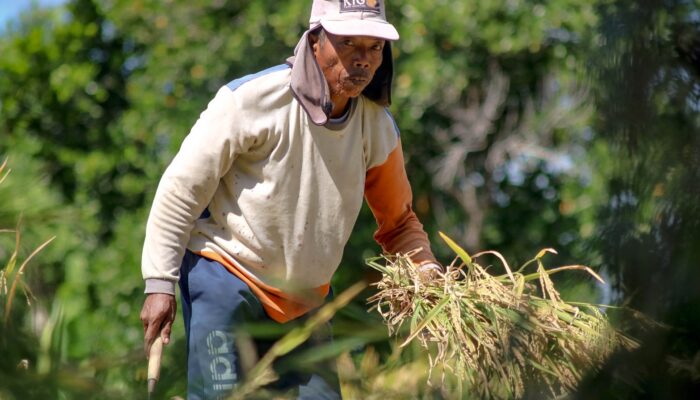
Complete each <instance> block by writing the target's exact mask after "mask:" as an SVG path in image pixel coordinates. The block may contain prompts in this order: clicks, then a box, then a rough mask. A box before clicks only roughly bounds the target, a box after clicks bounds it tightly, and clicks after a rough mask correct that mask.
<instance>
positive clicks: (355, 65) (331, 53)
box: [309, 0, 399, 111]
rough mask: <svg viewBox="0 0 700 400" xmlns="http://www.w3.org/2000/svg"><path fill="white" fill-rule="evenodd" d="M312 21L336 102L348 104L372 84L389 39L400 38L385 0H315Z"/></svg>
mask: <svg viewBox="0 0 700 400" xmlns="http://www.w3.org/2000/svg"><path fill="white" fill-rule="evenodd" d="M309 24H310V30H311V34H310V35H309V40H310V42H311V45H312V48H313V53H314V56H315V58H316V61H317V62H318V65H319V66H320V67H321V70H322V72H323V75H324V77H325V78H326V81H327V82H328V87H329V89H330V92H331V93H330V94H331V98H332V99H333V103H334V106H339V105H340V106H344V105H345V104H346V102H347V99H348V98H350V97H357V96H359V95H360V93H362V92H363V90H364V89H365V88H366V87H367V86H368V85H370V83H371V82H372V79H373V78H374V75H375V73H376V72H377V70H378V69H379V68H380V67H381V66H382V63H383V61H384V57H386V54H385V53H386V52H385V51H384V47H385V46H386V41H389V40H396V39H398V38H399V34H398V32H397V31H396V28H394V26H393V25H391V24H389V23H388V22H387V21H386V14H385V10H384V0H340V1H338V0H314V2H313V6H312V8H311V18H310V20H309ZM387 50H388V48H387ZM387 58H390V57H387ZM387 61H389V62H390V60H387ZM388 68H389V71H390V68H391V67H390V65H389V66H388ZM388 75H390V73H389V74H388ZM389 79H390V77H389ZM338 101H339V103H340V104H337V103H338ZM335 108H336V107H334V111H338V110H335ZM341 111H342V110H341Z"/></svg>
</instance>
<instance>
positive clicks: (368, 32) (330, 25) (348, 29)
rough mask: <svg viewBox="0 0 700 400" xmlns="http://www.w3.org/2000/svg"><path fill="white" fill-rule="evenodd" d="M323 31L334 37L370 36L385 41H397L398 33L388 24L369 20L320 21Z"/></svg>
mask: <svg viewBox="0 0 700 400" xmlns="http://www.w3.org/2000/svg"><path fill="white" fill-rule="evenodd" d="M321 25H322V26H323V29H325V30H327V31H328V32H330V33H332V34H334V35H341V36H370V37H376V38H380V39H385V40H398V39H399V32H397V31H396V28H394V26H393V25H392V24H390V23H387V22H379V21H370V20H366V19H365V20H352V21H338V20H323V19H322V20H321Z"/></svg>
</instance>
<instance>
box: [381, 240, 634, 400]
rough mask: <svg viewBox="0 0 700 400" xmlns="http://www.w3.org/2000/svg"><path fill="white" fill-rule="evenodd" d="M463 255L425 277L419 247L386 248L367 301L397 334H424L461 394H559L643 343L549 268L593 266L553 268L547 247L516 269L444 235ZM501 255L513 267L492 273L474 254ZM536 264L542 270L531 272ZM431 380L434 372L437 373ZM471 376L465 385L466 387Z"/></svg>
mask: <svg viewBox="0 0 700 400" xmlns="http://www.w3.org/2000/svg"><path fill="white" fill-rule="evenodd" d="M440 236H441V237H442V239H443V240H444V241H445V242H446V243H447V244H448V246H449V247H450V248H451V249H452V250H453V251H454V252H455V253H456V254H457V256H458V257H457V258H456V259H455V261H454V262H453V263H452V264H451V265H449V266H447V267H446V269H445V271H444V272H443V273H438V274H436V275H434V277H433V278H429V279H426V278H424V277H423V276H422V275H421V273H420V271H419V270H418V267H416V266H415V265H414V264H413V263H412V262H411V260H410V255H411V254H404V255H401V254H399V255H394V256H382V257H379V258H376V259H372V260H369V261H368V264H369V265H370V266H371V267H373V268H375V269H377V270H379V271H380V272H382V275H383V277H382V279H381V280H380V281H379V282H377V283H376V284H375V285H376V287H377V289H378V292H377V293H376V294H375V295H374V296H372V297H371V298H370V299H369V301H370V302H371V303H374V305H373V307H374V308H375V309H376V310H377V311H378V312H379V314H380V315H381V316H382V317H383V319H384V322H385V323H386V324H387V326H388V329H389V333H390V334H392V335H397V336H398V335H401V332H402V331H403V330H404V329H405V328H406V327H407V326H408V328H409V332H408V337H407V338H406V339H405V340H404V341H403V343H402V345H401V346H405V345H407V344H408V343H410V342H412V341H413V340H417V341H418V342H419V343H420V345H421V346H422V347H424V348H425V349H427V350H428V355H429V358H430V367H429V368H430V371H431V373H432V372H433V371H434V370H435V371H437V370H439V371H441V375H442V380H441V381H442V382H445V374H451V375H452V376H453V378H455V379H451V380H450V382H452V383H453V384H454V385H456V387H455V388H454V390H453V391H452V392H451V393H453V394H454V396H455V398H462V397H463V394H464V393H467V392H468V393H469V394H470V397H484V398H520V397H523V396H524V395H525V394H526V388H527V394H528V396H531V395H541V396H548V397H549V396H551V397H558V396H562V395H565V394H566V393H569V392H571V391H572V390H573V389H574V388H575V387H576V385H577V383H578V382H579V381H580V380H581V378H582V377H583V375H584V374H585V373H586V372H587V371H589V370H590V369H595V368H598V367H600V366H601V365H602V363H603V362H604V361H605V360H606V358H607V357H608V356H609V355H610V354H611V353H612V352H613V351H615V350H616V349H619V348H625V349H632V348H635V347H637V346H638V343H637V342H636V341H635V340H634V339H632V338H630V337H628V336H626V335H625V334H623V333H622V332H620V331H618V330H616V329H615V328H613V327H612V326H611V324H610V323H609V322H608V320H607V319H606V317H605V315H604V314H603V313H601V311H600V307H601V306H599V305H594V304H587V303H575V302H567V301H565V300H563V299H562V298H561V296H560V295H559V292H557V290H556V289H555V287H554V283H553V282H552V280H551V278H550V275H552V274H554V273H558V272H562V271H567V270H580V271H585V272H586V273H587V274H589V275H590V276H592V277H593V278H595V279H597V280H599V281H601V282H602V279H601V278H600V277H599V276H598V275H597V274H596V273H595V272H593V271H592V270H591V269H590V268H588V267H585V266H581V265H569V266H563V267H559V268H553V269H546V268H545V267H544V265H543V263H542V258H543V257H544V256H545V255H546V254H547V253H555V251H554V250H553V249H543V250H542V251H540V252H539V253H538V254H537V255H536V256H535V257H534V258H533V259H532V260H530V261H528V262H527V263H525V264H524V265H523V266H522V267H520V268H519V269H518V270H517V271H513V270H511V268H510V267H509V265H508V263H507V262H506V260H505V259H504V258H503V256H502V255H501V254H499V253H497V252H495V251H485V252H481V253H478V254H475V255H473V256H470V255H469V254H467V252H466V251H465V250H464V249H462V248H461V247H459V246H458V245H457V244H456V243H455V242H454V241H452V240H451V239H450V238H449V237H447V236H446V235H444V234H442V233H440ZM486 255H492V256H495V257H496V258H497V259H498V260H499V261H500V262H501V263H502V265H503V268H504V270H505V272H504V273H503V274H501V275H492V274H490V273H489V272H487V270H486V268H484V267H482V266H481V265H480V264H478V263H477V262H476V261H475V260H476V259H479V258H481V257H483V256H486ZM529 266H536V271H535V272H531V273H526V272H525V270H526V268H527V267H529ZM429 379H430V378H429ZM463 383H464V385H465V386H463Z"/></svg>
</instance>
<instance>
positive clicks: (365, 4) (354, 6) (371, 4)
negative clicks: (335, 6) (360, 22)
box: [340, 0, 381, 14]
mask: <svg viewBox="0 0 700 400" xmlns="http://www.w3.org/2000/svg"><path fill="white" fill-rule="evenodd" d="M379 1H380V0H341V1H340V12H341V13H344V12H357V11H367V12H372V13H375V14H379V13H381V10H380V9H379Z"/></svg>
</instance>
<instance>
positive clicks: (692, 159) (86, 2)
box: [0, 0, 700, 400]
mask: <svg viewBox="0 0 700 400" xmlns="http://www.w3.org/2000/svg"><path fill="white" fill-rule="evenodd" d="M309 12H310V2H309V1H291V0H251V1H236V0H187V1H184V0H129V1H122V0H101V1H96V0H52V1H49V0H43V1H38V2H29V1H22V0H2V1H0V19H1V21H2V22H0V163H2V161H4V160H7V166H6V167H5V169H4V171H3V172H2V173H0V180H2V179H3V177H5V174H6V173H7V172H8V170H10V169H11V171H10V172H9V174H8V175H7V176H6V177H5V179H4V181H2V182H1V183H0V230H1V231H0V268H2V269H3V271H4V274H3V275H0V278H2V277H5V278H7V277H10V276H11V275H10V272H12V271H15V273H16V271H17V270H18V269H19V267H20V266H21V265H22V263H23V261H24V260H27V259H28V258H29V257H30V255H31V254H32V252H33V251H34V250H35V249H36V248H37V247H39V246H40V245H41V244H42V243H44V242H46V241H47V240H49V239H50V238H52V237H55V239H54V240H53V241H52V242H51V243H49V244H48V245H47V246H46V247H45V248H44V249H43V250H42V251H41V252H39V253H38V254H37V255H36V256H34V257H33V258H32V259H31V260H30V262H29V263H27V264H26V265H25V266H24V269H23V275H22V279H21V282H20V283H19V284H18V285H17V286H16V287H15V294H14V295H13V293H12V290H11V288H12V286H13V285H12V282H13V281H12V280H11V279H10V280H8V279H5V280H4V281H3V279H0V300H2V301H0V306H2V307H1V309H0V316H2V319H3V321H2V325H1V326H0V329H1V330H0V354H1V356H0V399H3V400H4V399H30V398H42V399H46V398H57V399H58V398H60V399H72V398H144V397H145V393H146V390H145V360H144V359H143V356H142V353H141V350H140V349H141V347H142V328H141V324H140V321H139V319H138V314H139V311H140V307H141V304H142V302H143V297H144V296H143V294H142V293H143V283H142V280H141V273H140V255H141V246H142V241H143V236H144V227H145V222H146V218H147V214H148V211H149V208H150V203H151V200H152V198H153V195H154V192H155V189H156V186H157V183H158V180H159V178H160V175H161V174H162V172H163V170H164V169H165V167H166V166H167V164H168V162H169V160H170V159H171V158H172V157H173V155H174V154H175V152H176V151H177V149H178V148H179V145H180V143H181V141H182V139H183V138H184V136H185V135H186V134H187V133H188V131H189V129H190V127H191V126H192V124H193V123H194V121H195V120H196V119H197V117H198V115H199V113H200V112H201V111H202V110H204V108H205V107H206V105H207V103H208V101H209V100H210V99H211V98H212V97H213V96H214V94H215V92H216V91H217V89H218V88H219V87H221V86H222V85H225V84H226V83H227V82H229V81H231V80H233V79H235V78H237V77H240V76H243V75H246V74H248V73H252V72H256V71H259V70H261V69H264V68H267V67H269V66H272V65H277V64H280V63H282V62H284V60H285V58H286V57H287V56H289V55H291V53H292V50H293V48H294V46H295V45H296V43H297V41H298V40H299V37H300V36H301V33H302V32H303V31H304V30H305V27H306V26H307V24H308V15H309ZM387 13H388V16H389V19H390V20H391V21H392V22H393V23H394V25H395V26H396V27H397V29H398V30H399V32H400V35H401V39H400V40H399V41H398V42H397V43H396V44H395V45H394V46H393V51H394V57H395V62H396V66H395V76H394V91H393V104H392V105H391V112H392V113H393V114H394V116H395V118H396V121H397V123H398V125H399V128H400V130H401V135H402V141H403V148H404V152H405V157H406V161H407V165H406V168H407V171H408V175H409V179H410V180H411V183H412V185H413V191H414V208H415V210H416V212H417V214H418V216H419V217H420V219H421V220H422V221H423V223H424V225H425V228H426V230H427V232H428V233H429V236H430V237H431V239H432V242H433V250H434V252H435V253H436V255H438V257H439V258H440V260H441V261H442V262H443V263H445V264H447V263H449V262H450V261H451V260H452V258H453V255H452V254H451V252H450V251H449V248H448V247H447V246H445V245H444V243H442V242H441V241H440V239H439V238H438V236H437V232H438V231H443V232H445V233H447V234H448V235H449V236H451V237H452V238H453V239H455V241H457V242H458V243H460V244H461V245H462V246H463V247H464V248H465V249H467V250H468V251H470V252H475V251H478V250H484V249H492V250H498V251H500V252H501V253H503V254H504V256H505V257H506V258H507V259H508V260H509V261H510V264H511V265H520V264H522V263H523V262H525V261H527V260H528V259H530V258H532V257H533V256H534V255H535V254H536V253H537V252H538V251H539V250H540V249H541V248H544V247H553V248H556V249H557V250H558V251H559V255H558V256H556V257H549V258H548V259H547V262H548V264H549V265H552V266H556V265H564V264H585V265H589V266H591V267H592V268H594V269H595V270H596V271H598V272H599V273H600V274H601V275H602V276H603V277H604V278H605V279H606V281H607V284H606V285H598V286H596V285H595V284H594V283H593V281H592V280H591V279H589V278H588V277H587V276H586V275H583V274H577V273H575V272H574V273H571V274H568V275H566V276H562V277H559V278H558V281H557V284H558V285H559V287H560V288H561V291H562V293H563V296H564V298H565V299H571V300H581V301H588V302H593V303H607V304H615V305H625V306H629V307H631V308H633V309H636V310H639V311H641V312H643V313H645V314H646V315H648V316H649V317H651V318H653V319H655V320H657V321H659V322H662V323H664V324H666V325H667V327H666V328H662V329H639V328H638V327H637V325H636V324H634V322H633V321H632V320H631V319H630V318H629V317H625V316H624V315H623V316H619V317H614V321H615V323H616V324H617V326H618V327H620V328H622V329H628V331H629V332H630V333H631V334H632V335H633V336H635V337H637V338H639V339H640V340H641V342H642V346H641V347H640V348H639V349H637V350H635V351H630V352H621V353H619V354H615V355H614V356H613V357H612V358H611V359H610V360H609V361H608V363H606V365H605V366H604V367H603V368H602V369H601V370H600V371H595V372H591V373H590V374H589V376H588V377H586V378H585V379H584V380H583V382H582V383H581V385H580V387H579V388H578V390H577V391H576V393H574V394H573V395H572V397H574V398H582V399H592V398H622V399H632V398H634V399H637V398H649V399H657V398H658V399H666V398H699V397H698V395H700V340H698V337H699V336H700V335H698V333H697V332H698V330H700V1H699V0H664V1H662V0H642V1H639V0H635V1H632V0H585V1H584V0H550V1H535V0H473V1H462V0H453V1H432V2H399V1H388V2H387ZM375 229H376V225H375V223H374V220H373V217H372V215H371V213H370V212H369V210H368V209H367V208H365V209H363V211H362V213H361V215H360V218H359V220H358V223H357V225H356V228H355V231H354V233H353V236H352V238H351V240H350V243H349V244H348V246H347V248H346V251H345V257H344V260H343V263H342V265H341V267H340V269H339V270H338V273H337V274H336V276H335V278H334V281H333V287H334V291H336V292H337V293H339V292H341V291H342V290H343V289H344V288H347V287H349V286H350V285H352V284H353V283H354V282H357V281H359V280H366V281H368V282H372V281H374V280H376V279H377V275H376V273H375V272H373V271H372V270H370V269H369V268H367V267H366V266H365V259H366V258H368V257H372V256H376V255H378V254H379V252H380V249H379V248H378V246H377V245H376V244H375V243H374V242H373V240H372V234H373V232H374V230H375ZM18 232H19V236H18V235H17V233H18ZM3 282H4V284H3ZM18 282H19V281H18ZM371 292H372V290H371V289H368V290H367V291H366V293H364V294H363V295H361V296H359V297H358V298H357V299H356V300H355V301H354V302H353V303H352V304H350V305H349V306H348V307H346V308H345V309H343V310H341V311H339V313H338V314H337V315H336V318H335V321H336V322H335V324H334V329H335V337H336V340H335V342H334V346H335V347H334V348H333V349H331V350H330V351H328V352H327V353H328V356H340V357H341V360H340V361H341V368H345V370H344V371H345V372H342V373H341V375H342V374H343V373H344V374H346V375H347V376H348V377H350V378H347V379H350V380H352V379H354V380H355V381H357V383H356V386H357V388H355V389H357V390H358V391H357V393H365V395H360V394H358V395H357V396H366V394H367V393H375V394H376V393H389V394H388V395H384V398H433V397H431V396H434V397H435V398H440V397H441V396H442V397H449V396H448V395H446V394H445V393H439V392H434V391H433V389H431V388H429V387H425V386H421V384H420V382H419V381H421V378H420V377H421V376H423V377H424V375H425V372H424V369H425V368H424V365H423V367H421V366H420V364H418V367H416V365H417V364H415V363H413V361H412V360H413V359H412V358H411V351H410V349H409V350H407V351H406V352H405V353H404V354H402V355H400V356H396V355H395V354H394V353H392V352H394V351H395V346H394V345H393V344H392V341H391V340H389V339H387V337H386V329H385V328H384V327H383V325H382V324H381V321H380V318H379V317H378V316H377V315H376V313H373V312H368V311H367V305H366V302H365V298H366V297H367V295H369V294H371ZM8 304H9V306H8ZM183 330H184V329H183V326H182V322H181V320H180V319H178V320H177V323H176V325H175V328H174V343H173V344H172V345H170V346H168V347H167V349H166V354H165V359H164V367H163V372H162V373H163V377H162V382H161V383H160V386H159V393H158V398H171V397H173V396H184V394H185V376H186V372H185V369H184V358H185V354H184V340H183ZM416 352H417V351H416ZM348 371H350V372H348ZM401 373H403V375H402V374H401ZM421 374H423V375H421ZM377 376H382V377H383V378H382V379H383V380H381V381H380V382H377V379H376V377H377ZM372 377H373V379H374V380H372V379H371V378H372ZM363 385H364V386H363ZM353 393H355V392H353ZM392 395H393V397H392ZM387 396H388V397H387ZM348 397H349V398H353V397H352V395H349V396H348ZM358 398H361V397H358ZM365 398H369V397H365Z"/></svg>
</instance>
